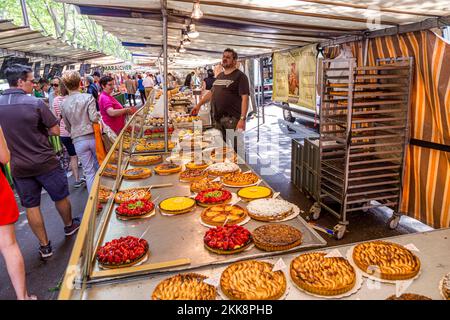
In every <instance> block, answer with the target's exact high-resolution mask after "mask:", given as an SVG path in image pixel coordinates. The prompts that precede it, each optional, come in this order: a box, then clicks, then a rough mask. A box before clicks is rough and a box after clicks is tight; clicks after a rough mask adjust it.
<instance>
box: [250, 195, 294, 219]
mask: <svg viewBox="0 0 450 320" xmlns="http://www.w3.org/2000/svg"><path fill="white" fill-rule="evenodd" d="M293 209H294V207H293V205H292V203H290V202H288V201H286V200H282V199H272V198H269V199H257V200H254V201H252V202H250V203H249V204H248V206H247V210H248V215H249V216H250V217H252V219H255V220H259V221H279V220H283V219H284V218H286V217H287V216H289V215H290V214H291V213H292V212H293Z"/></svg>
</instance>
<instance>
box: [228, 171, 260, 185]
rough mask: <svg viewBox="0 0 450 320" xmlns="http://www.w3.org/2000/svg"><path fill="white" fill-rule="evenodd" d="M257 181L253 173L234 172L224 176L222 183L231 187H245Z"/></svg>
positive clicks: (257, 178)
mask: <svg viewBox="0 0 450 320" xmlns="http://www.w3.org/2000/svg"><path fill="white" fill-rule="evenodd" d="M258 181H259V177H258V176H257V175H256V174H254V173H253V172H246V173H242V172H235V173H230V174H227V175H225V176H224V177H223V178H222V182H223V183H224V184H226V185H227V186H231V187H246V186H249V185H252V184H255V183H257V182H258Z"/></svg>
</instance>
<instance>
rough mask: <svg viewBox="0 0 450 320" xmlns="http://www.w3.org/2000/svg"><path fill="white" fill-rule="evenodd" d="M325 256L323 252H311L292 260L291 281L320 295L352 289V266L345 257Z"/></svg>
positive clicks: (337, 293) (334, 293)
mask: <svg viewBox="0 0 450 320" xmlns="http://www.w3.org/2000/svg"><path fill="white" fill-rule="evenodd" d="M325 256H326V253H325V252H311V253H305V254H302V255H300V256H298V257H296V258H295V259H294V260H292V262H291V266H290V275H291V279H292V281H293V282H294V283H295V284H296V285H297V286H299V287H300V288H301V289H303V290H305V291H307V292H310V293H313V294H318V295H321V296H336V295H340V294H343V293H346V292H348V291H350V290H352V289H353V287H354V286H355V284H356V272H355V269H354V268H353V266H352V265H351V264H350V263H349V262H348V261H347V260H346V259H345V258H340V257H333V258H325Z"/></svg>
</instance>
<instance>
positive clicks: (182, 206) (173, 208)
mask: <svg viewBox="0 0 450 320" xmlns="http://www.w3.org/2000/svg"><path fill="white" fill-rule="evenodd" d="M194 207H195V200H194V199H191V198H188V197H172V198H167V199H165V200H163V201H161V202H160V204H159V209H160V210H161V211H162V212H164V213H166V214H181V213H186V212H189V211H191V210H192V209H193V208H194Z"/></svg>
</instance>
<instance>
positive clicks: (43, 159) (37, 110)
mask: <svg viewBox="0 0 450 320" xmlns="http://www.w3.org/2000/svg"><path fill="white" fill-rule="evenodd" d="M58 122H59V121H58V119H57V118H56V117H55V116H54V115H53V113H52V112H51V111H50V109H49V108H48V107H47V105H46V104H45V103H44V102H43V101H42V100H41V99H37V98H35V97H29V96H27V95H26V94H25V92H24V91H23V90H21V89H8V90H5V91H4V92H3V94H2V95H1V96H0V126H1V127H2V130H3V133H4V134H5V139H6V143H7V144H8V148H9V150H10V151H11V173H12V176H13V177H15V178H26V177H33V176H38V175H41V174H45V173H47V172H49V171H51V170H54V169H56V168H57V167H58V166H59V161H58V159H57V158H56V155H55V151H54V150H53V148H52V146H51V145H50V142H49V140H48V129H49V128H51V127H53V126H55V125H57V124H58Z"/></svg>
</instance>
